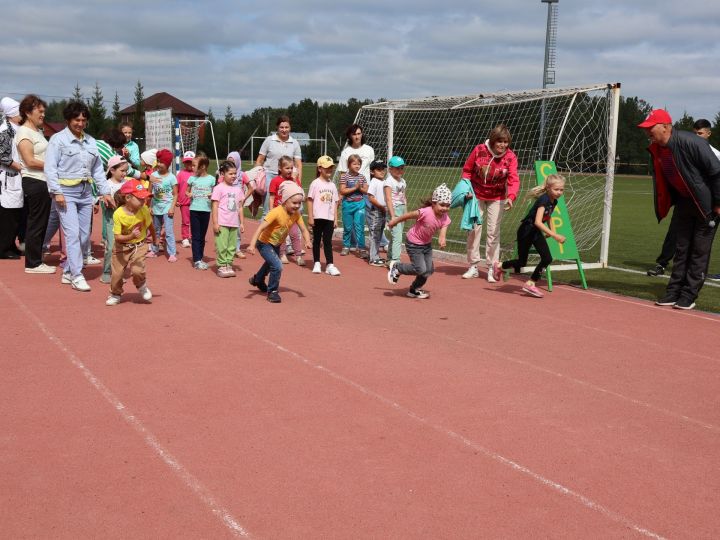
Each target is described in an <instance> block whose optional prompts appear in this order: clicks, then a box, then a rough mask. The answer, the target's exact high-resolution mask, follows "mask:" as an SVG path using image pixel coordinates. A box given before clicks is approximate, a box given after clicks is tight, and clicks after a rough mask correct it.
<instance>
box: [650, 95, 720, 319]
mask: <svg viewBox="0 0 720 540" xmlns="http://www.w3.org/2000/svg"><path fill="white" fill-rule="evenodd" d="M638 127H639V128H642V129H644V130H645V132H646V133H647V135H648V138H649V139H650V147H649V148H648V151H649V152H650V154H651V155H652V164H653V184H654V188H655V189H654V191H655V215H656V216H657V218H658V221H661V220H662V219H663V218H664V217H665V216H666V215H667V214H668V212H669V211H670V207H671V206H674V207H675V208H674V210H673V217H672V224H671V227H675V229H676V231H677V244H676V248H675V258H674V259H673V271H672V275H671V276H670V281H669V283H668V286H667V289H666V290H665V295H664V296H663V297H662V298H660V299H659V300H658V301H657V302H656V304H657V305H659V306H673V307H675V308H677V309H692V308H694V307H695V299H696V298H697V296H698V294H699V293H700V289H701V288H702V286H703V283H704V282H705V274H706V272H707V268H708V263H709V260H710V249H711V248H712V242H713V239H714V238H715V231H716V229H717V227H716V224H717V220H715V219H714V218H716V217H717V216H718V215H720V161H718V160H717V158H715V155H714V154H713V153H712V150H711V149H710V145H709V144H708V142H707V141H706V140H704V139H702V138H701V137H698V136H697V135H695V134H694V133H690V132H687V131H679V130H673V127H672V119H671V118H670V115H669V114H668V112H667V111H665V110H663V109H655V110H653V111H652V112H651V113H650V114H649V115H648V117H647V118H646V119H645V120H644V121H643V122H641V123H640V124H638Z"/></svg>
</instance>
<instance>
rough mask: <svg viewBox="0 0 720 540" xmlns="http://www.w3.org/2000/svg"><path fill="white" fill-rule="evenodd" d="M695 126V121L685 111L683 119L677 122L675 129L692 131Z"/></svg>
mask: <svg viewBox="0 0 720 540" xmlns="http://www.w3.org/2000/svg"><path fill="white" fill-rule="evenodd" d="M693 124H695V119H694V118H693V117H692V116H690V115H689V114H688V113H687V111H684V112H683V115H682V118H680V120H676V121H675V124H674V126H673V127H674V128H675V129H682V130H683V131H692V130H693Z"/></svg>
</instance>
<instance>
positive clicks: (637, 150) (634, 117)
mask: <svg viewBox="0 0 720 540" xmlns="http://www.w3.org/2000/svg"><path fill="white" fill-rule="evenodd" d="M70 99H73V100H82V101H85V102H86V103H87V105H88V108H89V110H90V118H89V122H88V128H87V131H88V133H90V134H91V135H93V136H95V137H100V136H101V135H102V134H103V133H104V132H105V131H106V130H107V129H109V128H111V127H114V126H117V125H118V123H119V122H120V100H119V97H118V93H117V91H116V92H115V95H114V98H113V100H112V104H111V107H110V109H109V110H108V108H107V107H106V104H107V103H108V101H106V100H105V98H104V95H103V92H102V90H101V88H100V85H99V83H97V82H96V83H95V86H94V88H93V90H92V93H91V95H90V96H87V97H86V96H84V95H83V94H82V92H81V90H80V87H79V85H78V84H76V85H75V88H74V90H73V93H72V97H71V98H70ZM144 99H145V97H144V89H143V85H142V83H141V82H140V81H137V84H136V85H135V89H134V95H133V100H134V102H135V104H136V112H135V116H134V118H133V129H134V134H135V137H136V138H137V139H138V140H139V142H140V143H142V142H143V140H144V137H145V125H144V110H143V107H142V102H143V100H144ZM379 101H384V99H382V98H381V99H380V100H379ZM67 102H68V100H67V99H62V100H53V101H51V102H49V103H48V108H47V111H46V115H45V117H46V121H48V122H63V117H62V110H63V108H64V107H65V105H66V104H67ZM370 103H373V100H370V99H362V100H361V99H356V98H350V99H349V100H348V101H347V102H345V103H318V102H317V101H315V100H312V99H310V98H305V99H302V100H300V101H299V102H297V103H291V104H290V105H289V106H288V107H261V108H258V109H255V110H254V111H252V112H251V113H247V114H242V115H240V116H236V115H235V114H234V113H233V111H232V108H231V107H230V106H229V105H228V106H227V107H226V109H225V111H224V115H223V116H222V117H216V116H215V112H214V111H213V110H212V109H210V110H209V111H208V113H207V114H208V118H209V119H210V121H211V122H212V123H213V128H214V131H215V138H216V144H217V151H218V154H219V155H220V157H222V156H225V155H227V153H228V151H233V150H236V151H240V154H241V155H242V157H243V159H245V160H253V159H254V158H255V157H256V156H251V155H250V149H251V144H250V137H252V136H260V137H264V136H266V135H267V134H268V133H269V132H271V131H273V130H274V129H275V120H276V118H277V117H278V116H280V115H283V114H286V115H288V116H289V117H290V118H291V120H292V129H293V131H294V132H304V133H308V134H309V135H310V137H311V138H326V139H327V149H328V153H329V154H330V155H338V154H339V153H340V151H341V149H342V146H343V145H344V143H345V129H346V128H347V126H349V125H350V124H351V123H352V122H353V121H354V120H355V117H356V115H357V112H358V111H359V110H360V108H361V107H362V106H363V105H367V104H370ZM653 108H654V107H653V105H651V104H650V103H648V102H647V101H645V100H644V99H642V98H639V97H636V96H634V97H621V98H620V110H619V115H618V132H617V152H616V154H617V155H616V173H618V174H649V171H650V161H649V154H648V153H647V150H646V149H647V146H648V143H647V137H646V135H645V133H644V132H643V130H641V129H638V128H637V125H638V124H639V123H640V122H642V121H643V120H644V119H645V117H646V116H647V115H648V113H649V112H650V111H651V110H652V109H653ZM707 119H708V120H710V123H711V124H712V136H711V138H710V144H712V145H713V146H714V147H715V148H720V112H717V113H716V114H715V116H714V118H712V119H711V118H709V117H708V118H707ZM695 120H696V119H695V118H693V117H692V116H690V115H688V114H687V113H685V114H683V116H682V117H681V118H679V119H676V120H675V123H674V126H675V128H677V129H682V130H687V131H692V127H693V124H694V122H695ZM255 146H257V145H255ZM141 147H142V144H141ZM198 149H200V150H203V151H205V152H206V153H207V154H208V155H213V154H214V150H213V148H212V139H211V137H209V136H207V135H206V136H205V137H204V140H203V141H202V142H201V143H200V144H199V146H198ZM254 150H255V153H256V154H257V148H254ZM323 151H324V148H323V146H322V145H321V144H320V143H311V144H310V145H308V146H306V147H305V148H303V153H304V155H305V159H306V161H314V160H315V159H317V157H319V156H320V155H321V153H322V152H323Z"/></svg>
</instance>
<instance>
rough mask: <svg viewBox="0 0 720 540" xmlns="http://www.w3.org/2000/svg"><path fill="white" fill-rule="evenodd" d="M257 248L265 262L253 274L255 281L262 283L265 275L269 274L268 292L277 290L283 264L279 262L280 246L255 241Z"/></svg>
mask: <svg viewBox="0 0 720 540" xmlns="http://www.w3.org/2000/svg"><path fill="white" fill-rule="evenodd" d="M257 250H258V253H260V256H261V257H262V258H263V259H265V262H264V263H263V265H262V266H261V267H260V270H258V271H257V274H255V282H256V283H264V282H265V276H267V275H268V273H269V274H270V278H269V279H268V284H267V287H268V292H273V291H276V292H277V290H278V288H279V287H280V275H281V274H282V270H283V264H282V262H280V255H279V253H280V246H274V245H272V244H266V243H264V242H258V243H257Z"/></svg>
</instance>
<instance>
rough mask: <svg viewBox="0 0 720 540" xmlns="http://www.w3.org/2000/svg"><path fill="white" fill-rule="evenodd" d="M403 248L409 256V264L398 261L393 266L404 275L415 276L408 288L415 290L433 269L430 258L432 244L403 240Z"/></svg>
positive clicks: (423, 283) (422, 283) (423, 282)
mask: <svg viewBox="0 0 720 540" xmlns="http://www.w3.org/2000/svg"><path fill="white" fill-rule="evenodd" d="M405 249H407V252H408V256H409V257H410V264H407V263H399V264H397V265H396V266H395V268H397V270H398V272H400V274H402V275H404V276H415V280H414V281H413V282H412V284H411V285H410V290H411V291H417V290H418V289H419V288H420V287H422V286H423V285H425V282H426V281H427V280H428V278H429V277H430V276H431V275H432V273H433V271H434V270H435V269H434V267H433V260H432V255H433V249H432V244H413V243H412V242H405Z"/></svg>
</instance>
